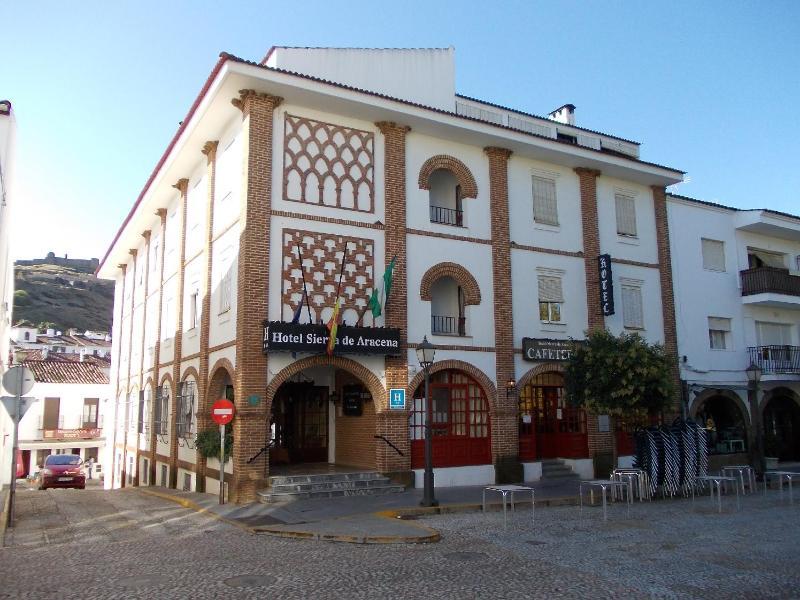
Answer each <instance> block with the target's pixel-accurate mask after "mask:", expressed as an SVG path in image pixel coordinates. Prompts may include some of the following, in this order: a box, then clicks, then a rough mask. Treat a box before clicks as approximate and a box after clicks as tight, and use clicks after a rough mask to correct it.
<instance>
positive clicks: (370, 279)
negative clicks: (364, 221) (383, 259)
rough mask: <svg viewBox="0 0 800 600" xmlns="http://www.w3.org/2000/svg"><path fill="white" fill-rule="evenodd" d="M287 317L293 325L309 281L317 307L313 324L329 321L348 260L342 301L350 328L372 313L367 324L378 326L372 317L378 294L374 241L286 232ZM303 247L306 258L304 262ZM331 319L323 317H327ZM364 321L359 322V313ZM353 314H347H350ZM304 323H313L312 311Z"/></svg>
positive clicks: (284, 308)
mask: <svg viewBox="0 0 800 600" xmlns="http://www.w3.org/2000/svg"><path fill="white" fill-rule="evenodd" d="M282 239H283V273H282V298H283V305H282V315H283V318H284V320H291V318H292V315H294V312H295V310H296V309H297V307H298V306H299V305H300V303H301V302H302V300H303V277H305V281H306V289H307V290H308V299H309V304H310V305H311V319H312V322H314V323H316V322H318V321H319V320H320V319H323V320H324V319H327V318H329V317H330V313H331V311H332V310H333V305H334V303H335V302H336V290H337V288H338V285H339V272H340V270H341V268H342V254H343V253H344V252H345V249H346V254H345V257H344V274H343V275H342V287H341V299H342V308H341V310H342V315H343V317H344V318H345V319H346V320H347V322H348V323H349V324H351V325H352V324H354V322H355V319H356V318H358V317H360V316H361V315H362V314H363V313H365V312H366V315H365V316H364V321H365V322H366V324H369V325H371V324H372V313H371V312H369V311H366V308H367V303H368V302H369V297H370V294H371V293H372V288H373V286H374V285H375V283H374V282H375V277H374V273H375V267H374V263H375V256H374V248H375V244H374V241H373V240H371V239H368V238H357V237H349V236H344V235H338V234H332V233H319V232H316V231H303V230H296V229H284V230H283V238H282ZM298 244H299V246H300V253H301V254H302V264H301V257H300V256H298ZM325 309H328V310H327V311H325V314H323V311H324V310H325ZM349 311H354V312H355V314H357V315H358V317H356V316H355V314H354V313H353V312H349ZM346 312H347V314H345V313H346ZM300 322H301V323H306V322H308V313H307V309H306V308H303V310H302V312H301V315H300Z"/></svg>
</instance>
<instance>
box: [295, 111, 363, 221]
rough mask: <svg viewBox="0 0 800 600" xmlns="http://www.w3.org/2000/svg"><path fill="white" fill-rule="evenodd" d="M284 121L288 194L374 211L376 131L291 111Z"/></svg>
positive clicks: (308, 199) (308, 201)
mask: <svg viewBox="0 0 800 600" xmlns="http://www.w3.org/2000/svg"><path fill="white" fill-rule="evenodd" d="M284 123H285V124H284V134H283V197H284V198H285V199H286V200H292V201H294V202H305V203H308V204H318V205H322V206H330V207H334V208H343V209H347V210H357V211H361V212H372V211H373V198H374V165H373V159H374V148H375V140H374V136H373V134H372V133H371V132H369V131H361V130H360V129H352V128H350V127H342V126H341V125H333V124H331V123H324V122H322V121H314V120H312V119H306V118H303V117H297V116H294V115H290V114H287V115H286V118H285V122H284Z"/></svg>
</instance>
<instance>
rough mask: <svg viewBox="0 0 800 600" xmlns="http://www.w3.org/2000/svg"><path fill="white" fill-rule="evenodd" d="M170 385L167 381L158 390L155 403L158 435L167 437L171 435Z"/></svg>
mask: <svg viewBox="0 0 800 600" xmlns="http://www.w3.org/2000/svg"><path fill="white" fill-rule="evenodd" d="M170 393H171V390H170V385H169V382H168V381H165V382H164V383H163V384H161V385H160V386H159V387H157V388H156V401H155V407H154V408H155V415H154V416H155V424H156V426H155V429H156V434H157V435H167V434H168V433H169V406H170V405H169V402H170V400H169V397H170Z"/></svg>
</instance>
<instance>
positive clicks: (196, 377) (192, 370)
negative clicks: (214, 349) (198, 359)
mask: <svg viewBox="0 0 800 600" xmlns="http://www.w3.org/2000/svg"><path fill="white" fill-rule="evenodd" d="M190 376H191V377H194V381H195V383H196V384H198V385H199V384H200V375H199V374H198V373H197V369H195V368H194V367H187V368H186V370H185V371H184V372H183V375H181V381H186V378H187V377H190Z"/></svg>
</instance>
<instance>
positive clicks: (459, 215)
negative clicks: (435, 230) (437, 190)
mask: <svg viewBox="0 0 800 600" xmlns="http://www.w3.org/2000/svg"><path fill="white" fill-rule="evenodd" d="M431 223H440V224H442V225H454V226H456V227H463V226H464V211H461V210H456V209H454V208H444V207H443V206H433V205H431Z"/></svg>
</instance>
